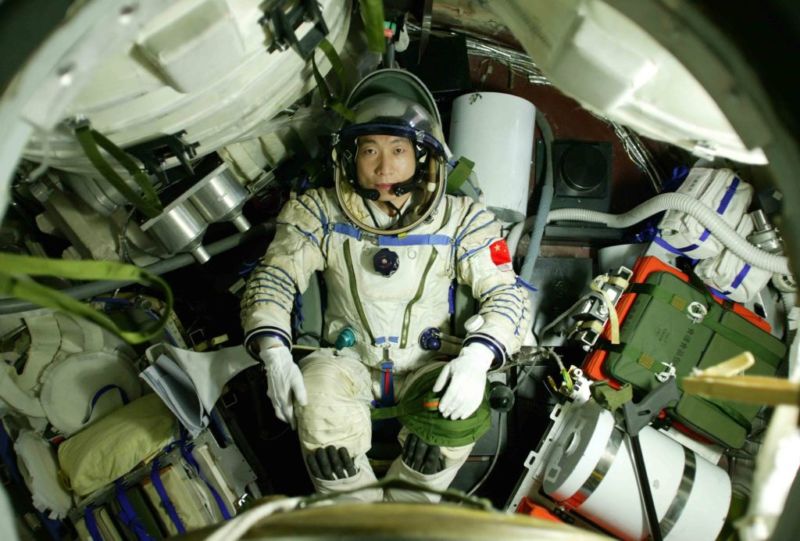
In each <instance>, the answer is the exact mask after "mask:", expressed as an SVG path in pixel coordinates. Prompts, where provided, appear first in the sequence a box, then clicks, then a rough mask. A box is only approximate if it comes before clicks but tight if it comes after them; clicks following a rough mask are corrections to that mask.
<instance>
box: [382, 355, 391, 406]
mask: <svg viewBox="0 0 800 541" xmlns="http://www.w3.org/2000/svg"><path fill="white" fill-rule="evenodd" d="M380 406H381V407H389V406H394V363H393V362H392V361H386V362H383V363H381V399H380Z"/></svg>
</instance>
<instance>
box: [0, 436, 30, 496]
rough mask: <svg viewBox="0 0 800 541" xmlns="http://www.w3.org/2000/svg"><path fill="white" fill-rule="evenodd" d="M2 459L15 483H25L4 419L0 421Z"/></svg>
mask: <svg viewBox="0 0 800 541" xmlns="http://www.w3.org/2000/svg"><path fill="white" fill-rule="evenodd" d="M0 460H2V462H3V465H5V467H6V470H7V471H8V473H9V475H10V476H11V480H12V481H13V482H14V484H15V485H24V483H25V481H23V480H22V476H21V475H20V473H19V468H18V467H17V457H16V455H15V454H14V447H13V446H12V444H11V437H10V436H9V435H8V432H6V427H5V425H3V422H2V421H0Z"/></svg>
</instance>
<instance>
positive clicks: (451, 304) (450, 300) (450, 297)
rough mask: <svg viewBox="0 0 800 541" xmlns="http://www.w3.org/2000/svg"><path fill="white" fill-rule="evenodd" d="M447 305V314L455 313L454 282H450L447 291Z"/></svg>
mask: <svg viewBox="0 0 800 541" xmlns="http://www.w3.org/2000/svg"><path fill="white" fill-rule="evenodd" d="M447 307H448V310H449V314H450V315H453V314H455V313H456V283H455V282H450V289H449V290H448V291H447Z"/></svg>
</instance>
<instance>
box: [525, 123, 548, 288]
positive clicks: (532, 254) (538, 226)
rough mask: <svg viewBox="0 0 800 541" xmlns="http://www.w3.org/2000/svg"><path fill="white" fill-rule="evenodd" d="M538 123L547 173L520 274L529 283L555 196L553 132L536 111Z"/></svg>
mask: <svg viewBox="0 0 800 541" xmlns="http://www.w3.org/2000/svg"><path fill="white" fill-rule="evenodd" d="M536 122H538V124H539V128H540V129H541V130H542V139H543V140H544V142H545V147H546V148H545V160H546V162H545V172H544V182H543V183H542V191H541V193H540V195H539V205H538V207H537V209H536V217H535V218H534V222H533V230H532V231H531V240H530V244H529V245H528V252H527V253H526V254H525V260H524V262H523V263H522V269H521V270H520V272H519V275H520V277H521V278H522V279H523V280H525V281H527V282H529V283H530V282H533V269H534V267H535V266H536V260H537V259H538V258H539V249H540V248H541V246H542V238H543V237H544V229H545V226H546V225H547V220H548V217H549V212H550V206H551V205H552V203H553V195H554V194H555V188H554V182H553V159H552V155H551V154H552V148H553V130H552V128H551V127H550V124H549V123H548V122H547V119H546V118H545V117H544V115H542V114H541V113H540V112H539V111H538V110H537V111H536Z"/></svg>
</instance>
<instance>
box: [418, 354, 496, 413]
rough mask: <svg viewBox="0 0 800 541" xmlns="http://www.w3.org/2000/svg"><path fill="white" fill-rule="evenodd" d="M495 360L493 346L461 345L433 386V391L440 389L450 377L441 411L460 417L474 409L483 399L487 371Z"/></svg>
mask: <svg viewBox="0 0 800 541" xmlns="http://www.w3.org/2000/svg"><path fill="white" fill-rule="evenodd" d="M493 360H494V353H493V352H492V350H490V349H489V348H487V347H486V346H484V345H483V344H479V343H477V342H473V343H471V344H469V345H467V346H465V347H463V348H461V353H459V354H458V357H456V358H455V359H453V360H452V361H450V362H449V363H447V366H445V367H444V369H443V370H442V372H441V373H440V374H439V377H438V378H437V379H436V383H435V384H434V386H433V392H435V393H438V392H439V391H441V390H442V389H444V386H445V385H446V384H447V382H448V380H449V381H450V385H448V386H447V391H445V393H444V396H443V397H442V399H441V400H440V401H439V411H440V412H442V415H444V416H445V417H446V418H449V419H453V420H457V419H466V418H467V417H469V416H470V415H472V414H473V413H475V410H477V409H478V406H480V405H481V402H482V401H483V391H484V389H485V388H486V373H487V372H488V371H489V367H490V366H491V365H492V361H493Z"/></svg>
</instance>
